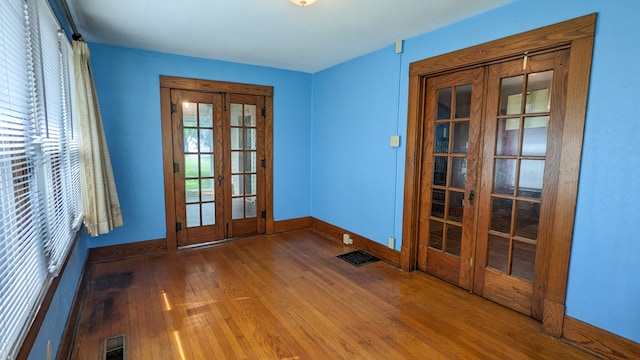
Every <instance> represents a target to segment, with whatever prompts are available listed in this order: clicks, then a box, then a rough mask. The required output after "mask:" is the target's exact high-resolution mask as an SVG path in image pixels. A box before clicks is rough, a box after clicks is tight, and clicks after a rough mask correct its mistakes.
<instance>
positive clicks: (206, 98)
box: [170, 89, 266, 246]
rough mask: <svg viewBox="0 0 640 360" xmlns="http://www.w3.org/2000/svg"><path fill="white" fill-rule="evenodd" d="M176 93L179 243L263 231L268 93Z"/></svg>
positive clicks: (174, 126)
mask: <svg viewBox="0 0 640 360" xmlns="http://www.w3.org/2000/svg"><path fill="white" fill-rule="evenodd" d="M170 96H171V104H172V105H171V107H172V109H171V132H172V136H171V137H172V147H171V151H172V155H173V156H172V157H173V186H174V193H175V197H174V199H175V201H174V203H175V220H176V233H177V235H176V238H177V246H187V245H194V244H200V243H207V242H212V241H216V240H222V239H225V238H230V237H238V236H244V235H249V234H256V233H263V232H264V231H265V221H264V218H263V217H264V214H265V162H266V161H265V154H264V152H265V149H264V137H265V126H264V125H265V121H264V120H265V111H264V108H265V104H264V97H262V96H255V95H247V94H225V93H210V92H199V91H186V90H175V89H173V90H171V93H170Z"/></svg>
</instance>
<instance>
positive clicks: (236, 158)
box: [231, 151, 243, 174]
mask: <svg viewBox="0 0 640 360" xmlns="http://www.w3.org/2000/svg"><path fill="white" fill-rule="evenodd" d="M242 156H243V152H242V151H232V152H231V172H232V173H233V174H237V173H241V172H242V171H243V169H242V165H243V161H242Z"/></svg>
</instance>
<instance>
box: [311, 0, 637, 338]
mask: <svg viewBox="0 0 640 360" xmlns="http://www.w3.org/2000/svg"><path fill="white" fill-rule="evenodd" d="M638 11H640V3H638V2H637V1H633V0H626V1H623V0H619V1H609V2H605V1H571V0H519V1H515V2H513V3H510V4H508V5H505V6H502V7H500V8H497V9H494V10H492V11H489V12H486V13H483V14H480V15H478V16H475V17H472V18H469V19H466V20H464V21H460V22H458V23H455V24H453V25H450V26H447V27H444V28H441V29H438V30H436V31H433V32H430V33H427V34H424V35H421V36H419V37H416V38H412V39H409V40H407V41H405V51H404V54H402V56H400V55H396V54H394V52H393V48H392V47H389V48H385V49H382V50H380V51H377V52H374V53H371V54H367V55H365V56H363V57H360V58H357V59H354V60H351V61H348V62H346V63H343V64H340V65H337V66H335V67H332V68H330V69H327V70H324V71H322V72H319V73H316V74H314V76H313V114H312V119H313V120H312V121H313V124H312V176H311V182H312V187H311V189H312V192H311V215H312V216H314V217H317V218H319V219H322V220H326V221H328V222H330V223H333V224H335V225H338V226H341V227H343V228H346V229H348V230H350V231H353V232H355V233H358V234H361V235H364V236H367V237H368V238H370V239H373V240H375V241H378V242H380V243H382V244H385V245H386V238H387V236H391V234H392V233H393V236H395V237H396V238H397V239H400V238H401V233H402V202H403V198H402V194H403V184H404V161H405V159H404V157H405V147H404V142H401V147H400V149H399V150H398V154H397V155H398V156H395V155H394V151H396V150H393V149H391V148H390V147H389V143H388V140H389V135H393V134H396V133H399V134H401V135H404V134H406V118H407V99H408V96H407V92H408V68H409V64H410V63H411V62H414V61H417V60H421V59H425V58H429V57H433V56H436V55H440V54H443V53H447V52H450V51H454V50H458V49H462V48H466V47H469V46H471V45H475V44H479V43H483V42H487V41H491V40H495V39H498V38H502V37H505V36H509V35H513V34H516V33H520V32H524V31H527V30H531V29H534V28H538V27H542V26H546V25H550V24H553V23H557V22H560V21H564V20H568V19H571V18H575V17H579V16H582V15H586V14H590V13H594V12H597V13H598V23H597V32H596V38H595V48H594V56H593V68H592V78H591V88H590V97H589V105H588V109H587V121H586V129H585V139H584V150H583V159H582V170H581V178H580V183H579V192H578V205H577V214H576V222H575V228H574V239H573V248H572V254H571V264H570V272H569V286H568V292H567V307H566V313H567V315H569V316H572V317H574V318H577V319H579V320H582V321H584V322H587V323H590V324H593V325H595V326H597V327H600V328H603V329H605V330H608V331H611V332H613V333H616V334H619V335H621V336H624V337H627V338H629V339H632V340H634V341H636V342H640V261H638V256H639V255H638V254H640V241H638V237H639V235H638V234H639V233H640V215H639V213H638V212H637V203H638V201H639V200H640V196H639V195H638V194H637V193H636V191H635V190H634V189H635V188H636V187H637V186H636V185H634V184H637V183H638V180H637V179H638V178H640V156H638V155H637V154H636V153H635V151H634V149H635V144H636V143H637V139H638V135H640V122H639V121H638V120H637V118H636V116H635V115H634V114H635V113H636V109H637V106H636V104H637V102H638V101H637V96H636V95H635V91H634V89H635V88H637V83H638V82H637V80H636V79H635V76H633V69H635V67H636V62H637V61H636V59H638V56H640V49H639V48H638V47H637V46H635V44H636V43H637V39H638V38H639V37H640V24H639V23H638V22H637V19H636V17H637V13H638ZM399 63H400V65H399ZM397 79H400V87H399V89H398V87H397V86H396V85H395V84H394V80H395V81H397ZM398 98H399V104H400V106H399V107H398V106H397V104H396V101H397V99H398ZM396 121H397V124H396ZM396 126H397V128H398V130H395V128H396ZM394 172H395V173H394ZM394 179H395V180H394ZM396 184H399V185H398V186H396ZM604 189H606V191H603V190H604ZM391 199H395V200H391ZM390 201H395V204H394V203H390ZM391 222H394V223H393V224H392V223H391ZM399 243H400V242H399V241H398V242H397V243H396V248H399Z"/></svg>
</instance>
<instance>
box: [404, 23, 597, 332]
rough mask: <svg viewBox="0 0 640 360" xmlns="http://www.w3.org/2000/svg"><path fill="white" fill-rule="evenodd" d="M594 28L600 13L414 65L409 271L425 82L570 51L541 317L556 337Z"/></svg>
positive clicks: (407, 205) (407, 203)
mask: <svg viewBox="0 0 640 360" xmlns="http://www.w3.org/2000/svg"><path fill="white" fill-rule="evenodd" d="M595 24H596V14H590V15H586V16H582V17H579V18H576V19H572V20H568V21H564V22H561V23H558V24H554V25H549V26H546V27H543V28H539V29H535V30H531V31H528V32H525V33H521V34H517V35H512V36H509V37H506V38H503V39H499V40H495V41H491V42H487V43H484V44H480V45H476V46H472V47H469V48H466V49H462V50H458V51H454V52H451V53H447V54H443V55H439V56H436V57H433V58H429V59H425V60H421V61H417V62H414V63H411V65H410V67H409V101H408V116H407V150H406V167H405V184H404V209H403V210H404V216H403V220H402V248H401V254H400V265H401V267H402V269H404V270H406V271H411V270H414V268H415V264H416V261H417V246H418V236H417V229H418V219H419V206H420V182H421V176H422V160H423V154H422V151H421V150H422V148H423V141H424V139H423V132H424V97H425V91H426V88H425V82H426V79H427V78H428V77H430V76H434V75H437V74H441V73H446V72H452V71H458V70H463V69H468V68H472V67H478V66H485V65H488V64H491V63H495V62H500V61H505V60H508V59H514V58H520V57H523V55H525V54H527V53H534V52H539V51H544V50H551V49H555V48H561V47H569V48H570V49H571V53H570V56H569V75H568V80H567V94H569V95H568V96H567V99H566V103H565V120H564V129H563V133H562V143H563V147H562V150H561V154H560V160H559V161H560V166H559V168H560V170H559V182H558V190H557V194H558V195H557V199H556V200H557V203H556V207H555V209H554V213H553V216H554V218H555V219H556V221H554V225H553V229H552V230H551V233H552V235H551V239H552V241H551V242H550V244H549V249H548V251H549V253H550V260H549V263H548V264H546V265H547V266H548V275H547V276H548V277H547V284H548V287H547V291H546V294H545V296H544V313H543V319H542V327H543V330H544V331H545V332H546V333H548V334H551V335H553V336H561V335H562V324H563V319H564V312H565V298H566V290H567V278H568V272H569V257H570V252H571V242H572V235H573V224H574V220H575V207H576V198H577V189H578V177H579V173H580V158H581V154H582V140H583V136H584V123H585V117H586V108H587V97H588V92H589V90H588V89H589V78H590V72H591V59H592V54H593V41H594V36H595ZM569 224H570V226H568V225H569ZM461 271H464V269H461ZM467 271H469V272H471V273H472V272H473V266H469V268H468V269H467ZM471 276H472V275H471Z"/></svg>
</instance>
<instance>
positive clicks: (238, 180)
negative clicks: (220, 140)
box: [225, 94, 265, 237]
mask: <svg viewBox="0 0 640 360" xmlns="http://www.w3.org/2000/svg"><path fill="white" fill-rule="evenodd" d="M227 101H228V114H229V115H228V118H227V119H225V133H227V134H228V136H229V139H230V140H229V141H228V142H227V144H226V145H225V159H228V160H227V164H228V166H227V167H226V168H225V173H226V175H225V177H226V178H229V179H230V181H229V182H228V184H227V189H228V193H229V194H230V197H229V201H230V204H229V205H228V206H227V208H228V209H227V212H226V214H227V215H226V217H227V219H229V221H228V222H229V229H228V236H229V237H237V236H242V235H248V234H254V233H258V232H262V231H264V230H262V229H264V227H265V219H264V218H263V214H262V212H261V211H259V209H264V206H265V205H264V187H265V184H264V177H265V169H264V167H263V163H264V161H265V159H264V142H263V141H261V139H263V137H264V115H263V114H264V112H263V109H264V98H263V97H260V96H253V95H251V96H250V95H239V94H230V95H229V96H228V98H227Z"/></svg>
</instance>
